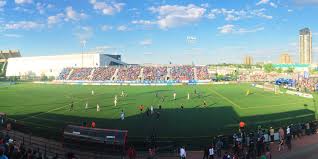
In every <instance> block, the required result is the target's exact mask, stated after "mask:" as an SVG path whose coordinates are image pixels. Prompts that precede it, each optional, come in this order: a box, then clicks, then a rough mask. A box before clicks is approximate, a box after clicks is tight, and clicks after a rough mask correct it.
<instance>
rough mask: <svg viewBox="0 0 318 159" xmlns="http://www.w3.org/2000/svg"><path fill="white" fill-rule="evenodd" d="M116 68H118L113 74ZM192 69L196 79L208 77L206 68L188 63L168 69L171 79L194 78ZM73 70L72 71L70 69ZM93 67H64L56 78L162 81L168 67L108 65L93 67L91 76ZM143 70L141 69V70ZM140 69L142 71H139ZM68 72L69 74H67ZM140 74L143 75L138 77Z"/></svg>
mask: <svg viewBox="0 0 318 159" xmlns="http://www.w3.org/2000/svg"><path fill="white" fill-rule="evenodd" d="M116 69H118V72H117V74H116V75H115V72H116ZM194 69H196V70H197V77H198V78H197V79H198V80H207V79H209V73H208V68H207V67H206V66H204V67H194V66H190V65H182V66H172V67H171V69H170V73H171V78H170V79H172V80H193V79H195V74H194V73H195V72H194ZM71 70H73V71H71ZM92 70H93V68H73V69H72V68H65V69H63V70H62V72H61V73H60V75H59V77H58V80H66V79H67V77H68V76H69V79H68V80H93V81H107V80H113V79H111V78H112V77H113V76H114V75H115V76H114V77H117V78H116V79H117V80H118V81H136V80H140V79H144V80H148V81H164V80H166V77H167V75H168V74H169V73H168V67H165V66H139V65H128V66H117V67H115V66H110V67H99V68H95V70H94V71H93V74H92V77H91V76H90V75H91V72H92ZM142 70H143V71H142ZM141 71H142V72H141ZM70 73H71V74H70ZM69 74H70V75H69ZM140 75H143V76H142V77H140Z"/></svg>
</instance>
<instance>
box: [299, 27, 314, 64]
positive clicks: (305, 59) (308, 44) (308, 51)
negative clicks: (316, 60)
mask: <svg viewBox="0 0 318 159" xmlns="http://www.w3.org/2000/svg"><path fill="white" fill-rule="evenodd" d="M299 56H300V58H299V59H300V61H299V62H300V63H301V64H311V63H312V35H311V32H310V30H309V29H308V28H304V29H301V30H300V31H299Z"/></svg>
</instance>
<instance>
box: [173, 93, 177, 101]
mask: <svg viewBox="0 0 318 159" xmlns="http://www.w3.org/2000/svg"><path fill="white" fill-rule="evenodd" d="M176 97H177V93H176V92H174V93H173V99H174V100H176Z"/></svg>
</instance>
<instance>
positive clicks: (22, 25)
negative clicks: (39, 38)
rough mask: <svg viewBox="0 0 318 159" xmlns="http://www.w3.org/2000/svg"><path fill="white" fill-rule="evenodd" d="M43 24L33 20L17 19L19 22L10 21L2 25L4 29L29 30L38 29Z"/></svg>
mask: <svg viewBox="0 0 318 159" xmlns="http://www.w3.org/2000/svg"><path fill="white" fill-rule="evenodd" d="M43 26H44V25H43V24H40V23H37V22H34V21H19V22H10V23H8V24H5V25H4V29H6V30H18V29H23V30H31V29H38V28H41V27H43Z"/></svg>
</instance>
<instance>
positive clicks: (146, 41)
mask: <svg viewBox="0 0 318 159" xmlns="http://www.w3.org/2000/svg"><path fill="white" fill-rule="evenodd" d="M151 44H152V40H151V39H145V40H143V41H140V42H139V45H142V46H149V45H151Z"/></svg>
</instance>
